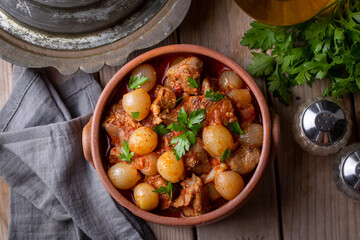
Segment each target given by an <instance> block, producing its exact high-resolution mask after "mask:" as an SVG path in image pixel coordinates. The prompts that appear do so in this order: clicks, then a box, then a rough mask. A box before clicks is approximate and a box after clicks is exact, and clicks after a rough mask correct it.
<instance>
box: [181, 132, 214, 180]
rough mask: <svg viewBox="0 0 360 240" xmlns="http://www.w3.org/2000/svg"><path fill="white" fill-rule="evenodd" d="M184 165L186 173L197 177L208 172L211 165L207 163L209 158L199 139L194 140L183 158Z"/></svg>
mask: <svg viewBox="0 0 360 240" xmlns="http://www.w3.org/2000/svg"><path fill="white" fill-rule="evenodd" d="M184 164H185V169H186V171H189V172H193V173H195V174H197V175H201V174H207V173H209V172H210V170H211V164H210V162H209V156H208V154H207V152H206V150H205V149H204V146H203V143H202V140H201V139H200V138H197V139H196V143H195V145H193V146H192V147H191V148H190V149H189V151H188V152H187V153H186V155H185V156H184Z"/></svg>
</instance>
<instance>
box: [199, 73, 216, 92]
mask: <svg viewBox="0 0 360 240" xmlns="http://www.w3.org/2000/svg"><path fill="white" fill-rule="evenodd" d="M218 88H219V87H218V80H217V79H216V78H209V77H205V78H204V80H203V82H202V85H201V93H202V94H203V95H205V93H206V92H207V91H209V90H210V89H212V90H214V91H215V92H216V91H217V90H218Z"/></svg>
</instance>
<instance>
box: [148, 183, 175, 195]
mask: <svg viewBox="0 0 360 240" xmlns="http://www.w3.org/2000/svg"><path fill="white" fill-rule="evenodd" d="M174 190H175V186H174V185H173V184H172V183H171V182H170V181H169V182H168V184H167V186H166V187H160V188H158V189H156V190H153V192H154V193H160V194H168V193H169V195H170V199H172V196H173V195H172V194H173V191H174Z"/></svg>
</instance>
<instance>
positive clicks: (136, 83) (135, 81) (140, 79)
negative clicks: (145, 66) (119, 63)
mask: <svg viewBox="0 0 360 240" xmlns="http://www.w3.org/2000/svg"><path fill="white" fill-rule="evenodd" d="M147 80H149V78H148V77H144V76H136V77H135V75H133V76H131V77H130V81H129V85H128V86H129V88H130V89H137V88H139V87H140V86H141V85H142V84H144V83H145V82H146V81H147Z"/></svg>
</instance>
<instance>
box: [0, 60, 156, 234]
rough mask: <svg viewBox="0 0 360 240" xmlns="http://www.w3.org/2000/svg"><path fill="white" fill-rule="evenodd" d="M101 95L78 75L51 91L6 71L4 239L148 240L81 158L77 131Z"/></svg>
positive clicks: (0, 164) (1, 162)
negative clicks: (8, 85)
mask: <svg viewBox="0 0 360 240" xmlns="http://www.w3.org/2000/svg"><path fill="white" fill-rule="evenodd" d="M100 92H101V89H100V87H99V85H98V83H97V82H96V81H95V80H94V79H93V77H92V76H91V75H89V74H85V73H83V72H80V73H78V74H77V75H75V76H74V77H72V78H71V79H69V80H68V81H66V82H65V83H63V84H61V85H60V86H57V87H56V89H55V87H54V86H53V85H52V84H51V83H50V81H48V79H47V78H46V77H45V76H44V75H43V74H42V73H41V71H38V70H34V69H26V68H21V67H16V66H14V75H13V90H12V93H11V96H10V98H9V100H8V101H7V102H6V104H5V106H4V107H3V109H2V110H1V111H0V177H1V178H2V179H4V180H5V181H6V182H7V184H8V185H9V186H10V224H9V239H88V238H91V239H155V237H154V235H153V233H152V232H151V230H150V228H149V227H148V226H147V225H146V223H145V222H144V221H143V220H141V219H139V218H137V217H135V216H134V215H132V214H131V213H130V212H129V211H127V210H126V209H124V208H122V207H121V206H119V205H118V204H117V203H116V202H115V201H114V200H113V199H112V198H111V196H110V195H109V194H108V192H107V191H106V189H105V188H104V186H103V185H102V183H101V181H100V180H99V178H98V176H97V174H96V171H95V170H94V169H93V167H92V166H91V165H90V164H89V163H88V162H87V161H86V160H85V159H84V157H83V154H82V149H81V131H82V128H83V126H84V125H85V124H86V123H87V122H88V120H89V118H90V115H91V112H92V111H93V109H94V107H95V104H96V101H97V99H98V97H99V95H100Z"/></svg>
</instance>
